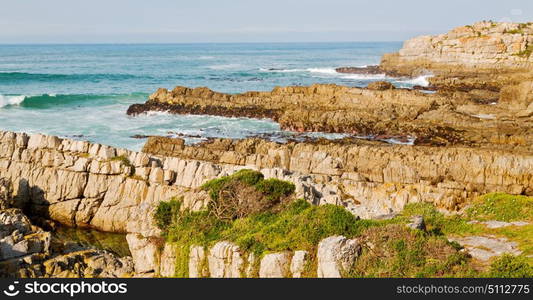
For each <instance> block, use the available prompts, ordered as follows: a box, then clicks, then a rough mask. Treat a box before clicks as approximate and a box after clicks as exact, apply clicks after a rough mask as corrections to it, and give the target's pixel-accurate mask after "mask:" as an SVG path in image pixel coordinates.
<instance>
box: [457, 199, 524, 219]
mask: <svg viewBox="0 0 533 300" xmlns="http://www.w3.org/2000/svg"><path fill="white" fill-rule="evenodd" d="M466 214H467V216H468V217H469V218H471V219H476V220H479V221H488V220H497V221H503V222H513V221H533V197H527V196H515V195H508V194H502V193H492V194H487V195H485V196H482V197H480V198H479V199H477V200H476V201H475V202H474V203H473V204H472V206H470V207H469V208H468V209H467V210H466Z"/></svg>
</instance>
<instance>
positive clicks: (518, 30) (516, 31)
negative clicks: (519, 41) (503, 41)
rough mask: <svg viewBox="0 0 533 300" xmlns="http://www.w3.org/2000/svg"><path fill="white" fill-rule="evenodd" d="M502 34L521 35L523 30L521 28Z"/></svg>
mask: <svg viewBox="0 0 533 300" xmlns="http://www.w3.org/2000/svg"><path fill="white" fill-rule="evenodd" d="M503 33H507V34H523V33H524V30H522V29H521V28H519V29H512V30H504V31H503Z"/></svg>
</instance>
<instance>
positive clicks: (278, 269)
mask: <svg viewBox="0 0 533 300" xmlns="http://www.w3.org/2000/svg"><path fill="white" fill-rule="evenodd" d="M290 266H291V255H290V253H289V252H281V253H270V254H267V255H265V256H264V257H263V259H262V260H261V265H260V267H259V277H260V278H285V277H289V272H290Z"/></svg>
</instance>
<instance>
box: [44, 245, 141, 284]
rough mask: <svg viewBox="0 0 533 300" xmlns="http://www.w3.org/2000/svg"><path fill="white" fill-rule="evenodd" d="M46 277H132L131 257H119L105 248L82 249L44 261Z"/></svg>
mask: <svg viewBox="0 0 533 300" xmlns="http://www.w3.org/2000/svg"><path fill="white" fill-rule="evenodd" d="M43 266H44V273H45V274H44V275H43V277H45V278H124V277H131V276H133V273H134V267H133V262H132V259H131V257H124V258H118V257H117V256H115V255H114V254H111V253H109V252H107V251H103V250H82V251H77V252H72V253H68V254H65V255H60V256H57V257H54V258H52V259H49V260H47V261H45V262H44V263H43Z"/></svg>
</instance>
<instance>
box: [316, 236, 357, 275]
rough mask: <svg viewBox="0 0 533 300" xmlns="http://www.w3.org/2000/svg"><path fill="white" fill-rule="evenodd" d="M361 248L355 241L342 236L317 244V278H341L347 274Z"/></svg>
mask: <svg viewBox="0 0 533 300" xmlns="http://www.w3.org/2000/svg"><path fill="white" fill-rule="evenodd" d="M360 250H361V246H360V245H359V242H358V241H356V240H350V239H347V238H345V237H343V236H333V237H329V238H326V239H324V240H322V241H321V242H320V243H319V244H318V251H317V260H318V269H317V276H318V277H319V278H341V277H343V275H344V274H345V273H346V272H348V271H349V270H350V269H351V268H352V266H353V264H354V263H355V260H356V259H357V256H358V255H359V252H360Z"/></svg>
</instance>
